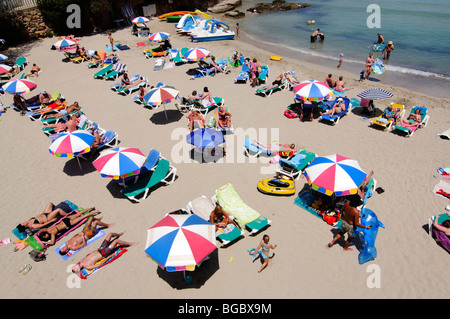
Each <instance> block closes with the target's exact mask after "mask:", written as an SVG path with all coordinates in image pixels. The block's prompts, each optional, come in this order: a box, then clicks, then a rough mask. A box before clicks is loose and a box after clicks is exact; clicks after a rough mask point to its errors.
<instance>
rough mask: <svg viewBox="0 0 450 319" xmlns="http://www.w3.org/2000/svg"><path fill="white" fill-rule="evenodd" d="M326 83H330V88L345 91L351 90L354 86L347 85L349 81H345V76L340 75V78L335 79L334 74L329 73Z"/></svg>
mask: <svg viewBox="0 0 450 319" xmlns="http://www.w3.org/2000/svg"><path fill="white" fill-rule="evenodd" d="M325 83H327V84H328V86H329V87H330V89H334V90H335V91H337V92H343V91H345V90H351V89H353V88H354V87H353V86H352V87H346V86H345V85H346V84H347V82H345V81H344V76H342V75H341V76H339V79H338V80H337V81H335V80H334V79H333V74H331V73H329V74H328V76H327V77H326V78H325Z"/></svg>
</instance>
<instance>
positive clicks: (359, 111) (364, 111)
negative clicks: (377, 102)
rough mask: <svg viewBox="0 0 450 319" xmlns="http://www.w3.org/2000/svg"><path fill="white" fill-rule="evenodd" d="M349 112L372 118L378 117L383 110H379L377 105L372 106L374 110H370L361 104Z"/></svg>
mask: <svg viewBox="0 0 450 319" xmlns="http://www.w3.org/2000/svg"><path fill="white" fill-rule="evenodd" d="M351 112H352V113H353V114H355V115H358V116H360V117H365V118H367V119H374V118H376V117H379V116H380V115H381V114H383V111H381V110H380V109H378V108H377V107H374V112H370V111H369V109H368V108H367V107H363V106H357V107H355V108H352V110H351Z"/></svg>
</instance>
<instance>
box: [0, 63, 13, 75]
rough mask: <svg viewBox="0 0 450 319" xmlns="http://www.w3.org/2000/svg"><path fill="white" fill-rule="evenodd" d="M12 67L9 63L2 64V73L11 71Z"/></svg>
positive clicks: (0, 70) (0, 65)
mask: <svg viewBox="0 0 450 319" xmlns="http://www.w3.org/2000/svg"><path fill="white" fill-rule="evenodd" d="M11 69H12V68H11V67H10V66H9V65H6V64H0V74H5V73H8V72H9V71H11Z"/></svg>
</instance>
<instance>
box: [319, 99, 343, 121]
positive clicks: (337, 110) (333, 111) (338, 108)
mask: <svg viewBox="0 0 450 319" xmlns="http://www.w3.org/2000/svg"><path fill="white" fill-rule="evenodd" d="M344 110H345V104H344V100H342V99H341V98H339V99H338V100H337V101H336V103H335V104H334V105H333V107H332V108H331V110H328V111H326V112H320V115H325V114H328V115H329V116H330V117H332V116H333V115H334V114H339V113H341V112H342V111H344Z"/></svg>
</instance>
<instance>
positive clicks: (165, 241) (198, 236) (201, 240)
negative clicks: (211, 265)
mask: <svg viewBox="0 0 450 319" xmlns="http://www.w3.org/2000/svg"><path fill="white" fill-rule="evenodd" d="M145 247H146V248H145V252H146V253H147V254H148V255H149V256H150V257H151V258H152V259H153V260H154V261H156V262H157V263H158V264H159V266H160V267H161V268H165V269H166V270H167V271H185V270H189V271H192V270H194V269H195V266H196V265H198V264H199V263H200V262H202V261H203V260H205V258H207V257H208V256H209V255H210V254H211V253H212V252H213V251H214V249H216V248H217V246H216V235H215V226H214V225H213V224H211V223H210V222H208V221H206V220H204V219H203V218H201V217H199V216H197V215H195V214H189V215H188V214H186V215H184V214H168V215H166V216H165V217H164V218H163V219H162V220H161V221H159V222H158V223H156V224H155V225H153V226H152V227H150V228H149V229H148V230H147V243H146V245H145Z"/></svg>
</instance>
